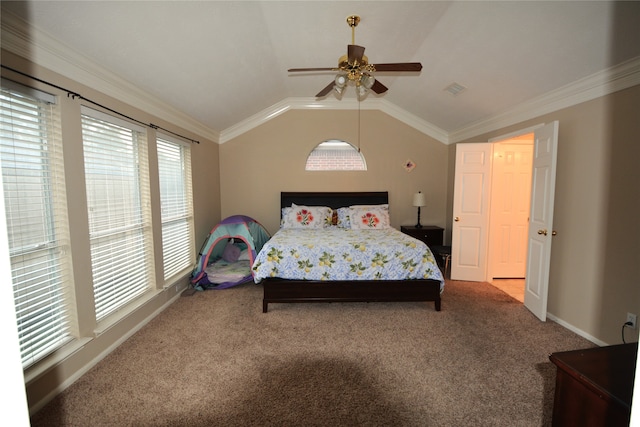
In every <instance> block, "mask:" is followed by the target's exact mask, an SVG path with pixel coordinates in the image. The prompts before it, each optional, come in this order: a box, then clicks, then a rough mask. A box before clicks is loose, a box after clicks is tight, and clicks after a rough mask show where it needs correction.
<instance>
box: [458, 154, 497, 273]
mask: <svg viewBox="0 0 640 427" xmlns="http://www.w3.org/2000/svg"><path fill="white" fill-rule="evenodd" d="M492 146H493V144H490V143H488V142H482V143H469V144H456V165H455V168H456V169H455V182H454V189H453V227H452V230H451V279H452V280H469V281H473V282H482V281H485V280H486V279H487V246H488V245H487V242H488V228H489V195H490V194H489V193H490V187H491V153H492Z"/></svg>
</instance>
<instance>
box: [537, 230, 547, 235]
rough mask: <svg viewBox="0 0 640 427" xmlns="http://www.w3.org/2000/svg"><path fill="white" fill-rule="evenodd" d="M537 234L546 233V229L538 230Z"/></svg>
mask: <svg viewBox="0 0 640 427" xmlns="http://www.w3.org/2000/svg"><path fill="white" fill-rule="evenodd" d="M538 234H540V235H545V236H546V235H547V230H538Z"/></svg>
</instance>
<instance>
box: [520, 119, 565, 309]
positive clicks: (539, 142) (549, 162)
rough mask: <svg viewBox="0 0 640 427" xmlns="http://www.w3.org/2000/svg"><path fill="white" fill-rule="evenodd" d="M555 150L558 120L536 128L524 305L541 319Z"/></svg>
mask: <svg viewBox="0 0 640 427" xmlns="http://www.w3.org/2000/svg"><path fill="white" fill-rule="evenodd" d="M557 150H558V122H557V121H555V122H553V123H549V124H547V125H545V126H544V127H541V128H539V129H536V131H535V138H534V148H533V174H532V178H531V211H530V213H529V217H530V219H529V245H528V252H529V257H528V262H527V276H526V280H525V292H524V305H525V307H527V308H528V309H529V310H530V311H531V312H532V313H533V314H534V315H536V316H537V317H538V318H539V319H540V320H543V321H544V320H546V319H547V294H548V287H549V264H550V262H551V240H552V239H551V236H552V229H553V198H554V195H555V184H556V153H557Z"/></svg>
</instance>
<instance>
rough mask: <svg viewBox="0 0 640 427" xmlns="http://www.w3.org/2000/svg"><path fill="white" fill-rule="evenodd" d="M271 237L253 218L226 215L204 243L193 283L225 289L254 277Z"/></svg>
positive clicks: (200, 286) (192, 275) (201, 286)
mask: <svg viewBox="0 0 640 427" xmlns="http://www.w3.org/2000/svg"><path fill="white" fill-rule="evenodd" d="M270 238H271V235H270V234H269V232H268V231H267V230H266V229H265V228H264V227H263V226H262V224H260V223H259V222H258V221H256V220H255V219H253V218H250V217H248V216H244V215H234V216H230V217H228V218H225V219H224V220H222V221H220V223H218V224H217V225H216V226H215V227H213V229H212V230H211V232H210V233H209V235H208V236H207V239H206V240H205V242H204V244H203V245H202V248H201V249H200V253H199V254H198V262H197V263H196V266H195V268H194V269H193V272H192V273H191V284H192V285H193V286H194V288H196V289H198V290H204V289H225V288H229V287H231V286H235V285H238V284H240V283H244V282H247V281H249V280H252V279H253V271H252V270H251V266H252V265H253V261H254V260H255V258H256V255H257V253H258V252H259V251H260V249H262V246H263V245H264V244H265V242H266V241H267V240H269V239H270Z"/></svg>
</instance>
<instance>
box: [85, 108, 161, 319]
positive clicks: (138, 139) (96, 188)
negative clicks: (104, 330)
mask: <svg viewBox="0 0 640 427" xmlns="http://www.w3.org/2000/svg"><path fill="white" fill-rule="evenodd" d="M82 139H83V146H84V162H85V177H86V184H87V203H88V210H89V236H90V244H91V267H92V271H93V288H94V299H95V310H96V319H97V320H98V321H100V320H102V319H104V318H105V317H106V316H108V315H109V314H111V313H113V312H115V311H116V310H118V309H120V308H122V307H123V306H125V305H126V304H127V303H129V302H131V301H133V300H134V299H136V298H137V297H139V296H141V295H143V294H144V293H145V292H147V291H148V290H150V289H151V288H150V285H151V284H152V283H155V276H154V267H153V244H152V235H151V213H150V203H149V199H150V196H149V175H148V170H149V168H148V162H147V145H146V134H145V132H144V128H141V127H139V126H136V125H134V124H131V123H128V122H126V121H124V120H120V119H117V118H115V117H111V116H108V115H105V114H102V113H99V112H97V111H95V110H92V109H90V108H84V107H83V109H82Z"/></svg>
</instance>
